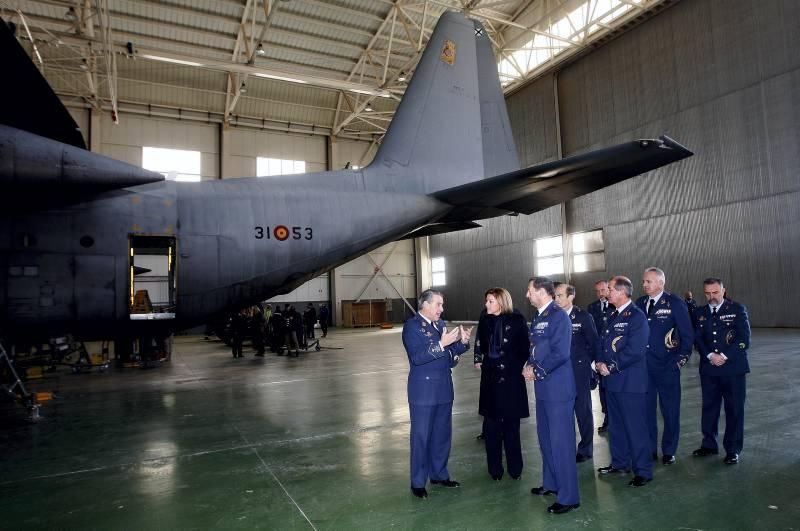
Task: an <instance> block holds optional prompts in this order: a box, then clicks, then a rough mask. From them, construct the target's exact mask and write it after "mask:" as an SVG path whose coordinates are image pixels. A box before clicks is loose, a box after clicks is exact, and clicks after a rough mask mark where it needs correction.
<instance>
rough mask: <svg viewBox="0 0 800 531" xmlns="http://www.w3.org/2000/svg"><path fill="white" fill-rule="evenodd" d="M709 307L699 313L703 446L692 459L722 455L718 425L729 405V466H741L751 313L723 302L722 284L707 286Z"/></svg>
mask: <svg viewBox="0 0 800 531" xmlns="http://www.w3.org/2000/svg"><path fill="white" fill-rule="evenodd" d="M703 291H704V293H705V296H706V299H707V300H708V305H706V306H702V307H701V308H698V309H697V313H696V321H697V327H696V334H695V341H696V344H697V350H698V351H699V352H700V387H701V389H702V392H703V413H702V417H701V424H702V430H703V442H702V444H701V445H700V448H698V449H697V450H695V451H694V453H693V455H695V456H698V457H705V456H708V455H715V454H717V453H719V448H718V446H717V425H718V423H719V412H720V406H721V405H722V401H723V400H724V401H725V436H724V437H723V439H722V445H723V447H724V448H725V464H728V465H735V464H736V463H738V462H739V453H741V451H742V446H743V444H744V400H745V375H746V374H747V373H748V372H750V365H749V363H748V362H747V349H748V348H750V321H749V320H748V318H747V308H745V307H744V306H743V305H741V304H739V303H738V302H733V301H731V300H728V299H725V298H724V293H725V288H724V287H723V285H722V280H720V279H718V278H708V279H706V280H705V281H704V282H703Z"/></svg>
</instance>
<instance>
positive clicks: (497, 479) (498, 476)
mask: <svg viewBox="0 0 800 531" xmlns="http://www.w3.org/2000/svg"><path fill="white" fill-rule="evenodd" d="M492 479H493V480H495V481H500V480H501V479H503V474H492Z"/></svg>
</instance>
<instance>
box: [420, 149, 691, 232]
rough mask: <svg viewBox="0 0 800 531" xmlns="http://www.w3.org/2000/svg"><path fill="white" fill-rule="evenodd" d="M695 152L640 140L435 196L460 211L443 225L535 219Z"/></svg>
mask: <svg viewBox="0 0 800 531" xmlns="http://www.w3.org/2000/svg"><path fill="white" fill-rule="evenodd" d="M692 155H693V153H692V152H691V151H689V150H688V149H686V148H685V147H683V146H682V145H680V144H679V143H677V142H675V141H674V140H672V139H671V138H669V137H668V136H661V137H659V138H658V139H653V140H650V139H648V140H636V141H633V142H626V143H624V144H618V145H616V146H612V147H609V148H604V149H598V150H596V151H591V152H588V153H583V154H580V155H576V156H574V157H569V158H566V159H561V160H556V161H553V162H547V163H544V164H539V165H537V166H531V167H529V168H523V169H521V170H517V171H513V172H510V173H505V174H502V175H498V176H496V177H490V178H487V179H482V180H480V181H474V182H471V183H467V184H464V185H460V186H455V187H453V188H448V189H445V190H441V191H439V192H436V193H434V194H432V195H433V197H435V198H436V199H438V200H440V201H442V202H444V203H447V204H450V205H453V206H455V207H458V208H455V209H453V210H452V211H451V212H450V213H448V214H447V215H446V216H445V217H444V218H442V219H439V220H437V221H439V222H440V223H453V222H461V221H472V220H476V219H486V218H492V217H496V216H502V215H507V214H532V213H533V212H537V211H539V210H544V209H545V208H548V207H551V206H553V205H557V204H559V203H562V202H564V201H567V200H569V199H573V198H575V197H578V196H581V195H584V194H588V193H589V192H593V191H595V190H599V189H601V188H605V187H606V186H609V185H612V184H615V183H618V182H620V181H623V180H625V179H628V178H630V177H634V176H636V175H639V174H640V173H644V172H647V171H650V170H653V169H655V168H659V167H661V166H664V165H666V164H669V163H671V162H675V161H678V160H680V159H684V158H686V157H691V156H692Z"/></svg>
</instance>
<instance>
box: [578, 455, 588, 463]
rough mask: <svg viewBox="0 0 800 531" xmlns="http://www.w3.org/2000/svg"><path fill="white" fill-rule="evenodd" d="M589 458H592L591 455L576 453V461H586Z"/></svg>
mask: <svg viewBox="0 0 800 531" xmlns="http://www.w3.org/2000/svg"><path fill="white" fill-rule="evenodd" d="M589 459H591V457H589V456H588V455H583V454H575V462H576V463H583V462H584V461H588V460H589Z"/></svg>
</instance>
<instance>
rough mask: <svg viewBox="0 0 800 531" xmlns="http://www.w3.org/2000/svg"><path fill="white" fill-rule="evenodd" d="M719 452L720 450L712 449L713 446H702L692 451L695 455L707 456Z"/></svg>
mask: <svg viewBox="0 0 800 531" xmlns="http://www.w3.org/2000/svg"><path fill="white" fill-rule="evenodd" d="M718 453H719V450H712V449H711V448H705V447H703V446H701V447H700V448H698V449H697V450H695V451H694V452H692V455H693V456H695V457H707V456H709V455H717V454H718Z"/></svg>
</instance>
